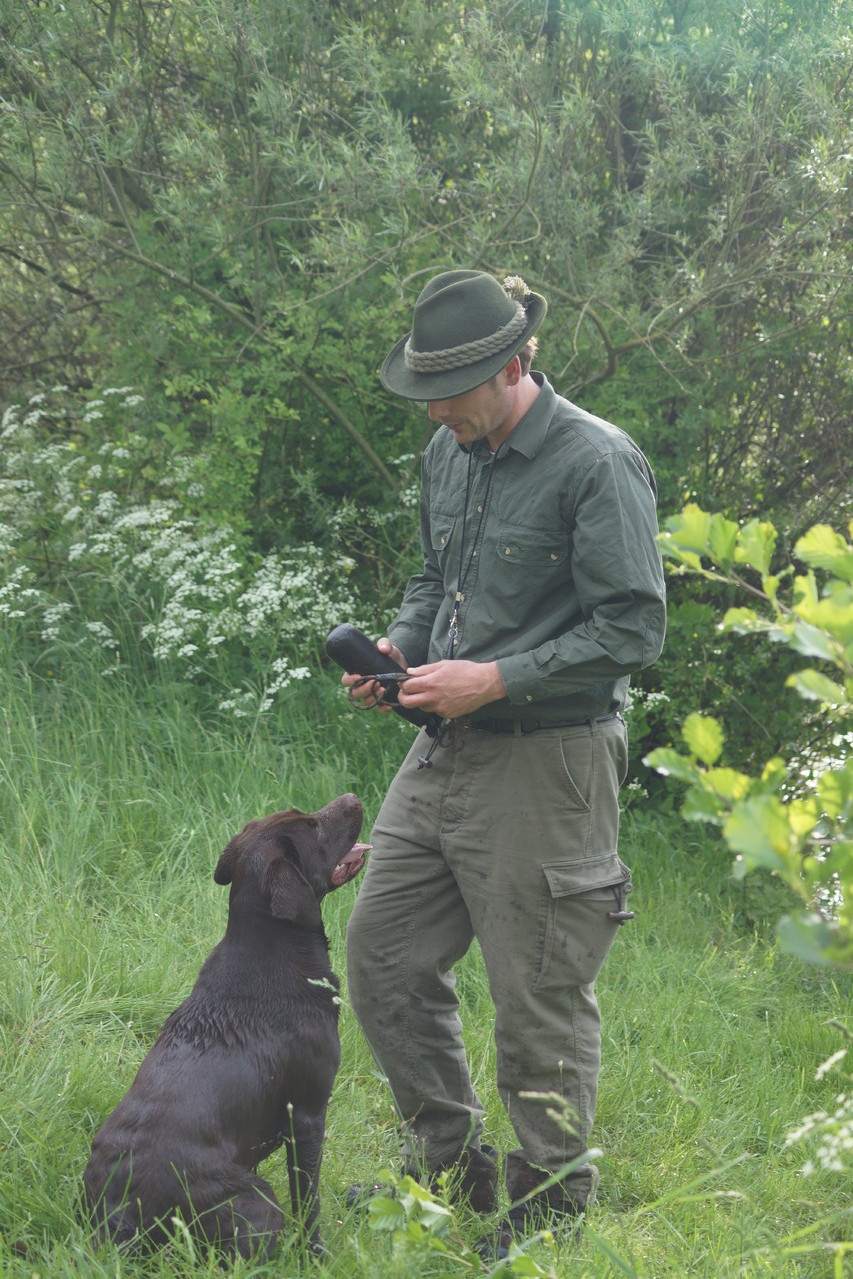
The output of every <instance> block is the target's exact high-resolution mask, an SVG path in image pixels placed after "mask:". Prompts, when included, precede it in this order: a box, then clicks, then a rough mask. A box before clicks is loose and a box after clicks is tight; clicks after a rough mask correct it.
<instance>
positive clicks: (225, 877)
mask: <svg viewBox="0 0 853 1279" xmlns="http://www.w3.org/2000/svg"><path fill="white" fill-rule="evenodd" d="M239 838H240V836H239V835H235V836H234V838H233V839H232V840H230V841H229V843H228V844H227V845H226V847H225V851H224V852H223V853H222V855H221V857H220V858H219V861H218V862H217V863H216V870H215V871H214V872H213V878H214V880H215V881H216V883H217V884H230V883H231V880H232V879H233V878H234V867H235V866H236V865H237V858H238V857H239V856H240V849H239V847H238V844H237V841H238V840H239Z"/></svg>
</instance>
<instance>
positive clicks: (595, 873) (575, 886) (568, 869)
mask: <svg viewBox="0 0 853 1279" xmlns="http://www.w3.org/2000/svg"><path fill="white" fill-rule="evenodd" d="M542 870H543V872H544V875H545V878H546V880H547V881H548V887H549V889H550V890H551V896H552V897H570V896H571V895H572V894H573V893H586V892H589V890H590V889H592V888H609V887H610V885H611V884H624V883H626V882H628V883H630V879H631V872H630V870H629V869H628V867H627V866H626V865H625V863H624V862H623V861H622V859H621V858H620V857H618V856H617V854H616V853H605V855H604V856H603V857H588V858H586V860H584V861H570V862H565V861H564V862H545V863H544V865H543V867H542Z"/></svg>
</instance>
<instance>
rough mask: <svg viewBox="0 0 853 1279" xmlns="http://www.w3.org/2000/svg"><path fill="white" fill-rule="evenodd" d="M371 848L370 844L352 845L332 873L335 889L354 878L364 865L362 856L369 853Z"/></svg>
mask: <svg viewBox="0 0 853 1279" xmlns="http://www.w3.org/2000/svg"><path fill="white" fill-rule="evenodd" d="M372 847H373V845H372V844H353V846H352V848H351V849H350V850H349V852H348V853H347V855H346V856H345V857H342V858H341V860H340V861H339V862H338V864H337V866H336V867H335V869H334V870H333V871H332V884H333V885H334V886H335V888H340V886H341V884H346V883H347V882H348V881H349V880H350V879H354V878H355V876H356V875H357V874H358V872H359V871H360V870H361V868H362V866H363V865H364V854H365V853H369V852H370V850H371V848H372Z"/></svg>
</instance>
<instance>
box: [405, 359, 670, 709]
mask: <svg viewBox="0 0 853 1279" xmlns="http://www.w3.org/2000/svg"><path fill="white" fill-rule="evenodd" d="M534 377H535V379H536V381H537V382H538V383H539V384H540V386H541V390H540V392H539V394H538V396H537V397H536V399H535V401H534V402H533V404H532V405H531V407H530V409H529V410H528V411H527V413H526V414H525V415H524V417H523V418H522V419H521V421H520V422H519V423H518V425H517V426H516V427H515V429H514V430H513V431H512V433H511V435H510V436H509V438H508V439H507V440H505V441H504V442H503V444H501V446H500V447H499V448H498V450H497V452H496V453H495V454H494V455H493V454H492V453H491V452H490V450H489V448H488V445H487V444H486V441H485V440H478V441H477V442H476V443H475V444H474V445H471V446H470V447H468V446H460V445H458V444H457V443H456V441H455V440H454V438H453V435H452V433H451V432H450V431H449V430H448V429H447V427H444V426H442V427H439V429H438V430H437V431H436V433H435V435H434V436H433V438H432V440H431V441H430V443H429V445H428V446H427V448H426V450H425V451H424V456H423V460H422V464H421V483H422V489H421V546H422V550H423V559H424V567H423V572H422V573H418V574H417V575H415V576H414V577H412V578H411V580H410V581H409V583H408V585H407V587H406V591H405V594H404V597H403V602H402V605H401V607H400V612H399V614H398V616H397V619H396V620H395V622H394V623H393V625H392V626H391V627H390V629H389V632H388V634H389V636H390V638H391V639H392V640H393V642H394V643H395V644H396V645H397V646H398V647H399V648H400V650H401V651H402V652H403V653H404V654H405V656H406V660H407V662H408V663H409V665H410V666H418V665H421V664H422V663H424V662H435V661H439V660H440V659H441V658H443V657H445V656H446V655H447V643H448V628H449V625H450V618H451V614H452V611H453V605H454V599H455V597H456V594H457V591H459V593H460V594H461V595H462V597H463V598H462V599H461V600H460V602H459V611H458V617H457V627H458V629H457V637H456V643H455V647H454V652H453V656H454V657H457V658H465V659H468V660H471V661H476V662H488V661H493V660H497V663H498V668H499V670H500V673H501V677H502V679H503V682H504V685H505V687H506V690H507V697H506V698H505V699H503V698H502V699H501V700H500V701H498V702H492V703H490V704H489V705H488V706H485V707H483V708H482V709H481V711H479V712H477V713H476V714H475V715H473V716H472V717H471V718H472V719H474V720H476V719H477V718H478V717H484V716H485V717H498V718H504V719H512V718H522V717H523V718H535V719H537V720H540V721H542V722H543V723H574V722H576V721H580V720H585V719H589V718H594V717H597V716H600V715H606V714H609V713H610V712H612V711H616V710H620V709H621V708H622V707H623V706H624V705H625V702H626V699H627V694H628V684H629V676H630V674H631V673H632V672H633V671H637V670H640V669H641V668H642V667H644V666H648V665H650V664H651V663H652V662H654V661H655V660H656V658H657V657H658V656H659V654H660V651H661V648H662V645H663V637H664V629H665V622H666V606H665V590H664V579H663V570H662V566H661V559H660V554H659V551H658V547H657V543H656V540H655V538H656V534H657V519H656V515H655V496H656V490H655V483H654V477H653V475H652V472H651V468H650V467H649V464H648V462H647V461H646V459H645V458H644V457H643V455H642V453H641V452H640V450H639V449H638V448H637V446H636V444H634V442H633V440H631V439H630V438H629V437H628V436H627V435H626V434H625V433H624V431H621V430H619V429H618V428H617V427H615V426H611V424H610V423H609V422H605V421H603V420H602V419H601V418H597V417H594V416H593V415H592V414H590V413H587V412H585V411H584V410H583V409H580V408H578V407H577V405H574V404H571V403H569V401H568V400H565V399H563V398H562V397H561V396H558V395H557V394H556V393H555V391H554V389H553V387H552V386H551V385H550V383H549V382H548V381H547V380H546V379H545V378H544V377H543V376H542V375H541V374H538V373H537V374H534ZM469 468H470V469H469ZM469 476H470V481H469ZM466 494H467V500H466ZM463 529H464V541H463ZM460 580H461V591H460V590H459V587H460Z"/></svg>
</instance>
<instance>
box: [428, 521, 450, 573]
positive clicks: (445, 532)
mask: <svg viewBox="0 0 853 1279" xmlns="http://www.w3.org/2000/svg"><path fill="white" fill-rule="evenodd" d="M429 525H430V541H431V542H432V549H433V551H434V552H435V555H436V556H437V558H438V560H439V563H443V562H444V560H445V559H446V557H447V553H448V551H449V550H450V546H451V543H452V542H453V530H454V528H455V527H456V516H455V515H446V514H443V513H442V512H440V511H430V516H429Z"/></svg>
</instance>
